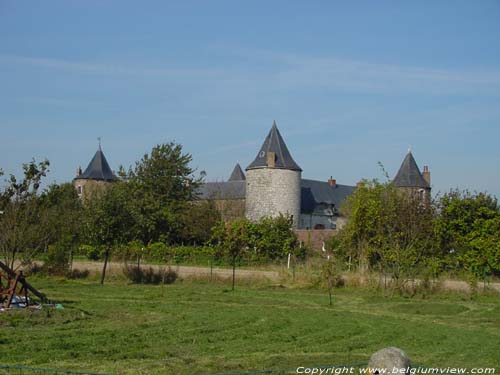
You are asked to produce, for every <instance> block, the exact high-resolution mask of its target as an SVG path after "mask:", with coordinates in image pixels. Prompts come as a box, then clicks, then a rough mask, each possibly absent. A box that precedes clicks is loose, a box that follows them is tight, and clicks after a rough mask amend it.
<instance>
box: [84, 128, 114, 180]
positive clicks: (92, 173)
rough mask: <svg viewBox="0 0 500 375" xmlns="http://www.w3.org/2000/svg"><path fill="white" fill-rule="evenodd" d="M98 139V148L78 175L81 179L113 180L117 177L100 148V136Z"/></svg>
mask: <svg viewBox="0 0 500 375" xmlns="http://www.w3.org/2000/svg"><path fill="white" fill-rule="evenodd" d="M98 140H99V148H98V149H97V151H96V153H95V155H94V157H93V158H92V160H91V161H90V163H89V165H88V166H87V168H86V169H85V171H84V172H83V173H82V174H81V175H80V176H78V177H77V178H78V179H82V180H101V181H115V180H118V178H117V177H116V176H115V174H114V173H113V171H112V170H111V168H110V166H109V164H108V161H107V160H106V157H105V156H104V153H103V152H102V149H101V138H100V137H99V138H98Z"/></svg>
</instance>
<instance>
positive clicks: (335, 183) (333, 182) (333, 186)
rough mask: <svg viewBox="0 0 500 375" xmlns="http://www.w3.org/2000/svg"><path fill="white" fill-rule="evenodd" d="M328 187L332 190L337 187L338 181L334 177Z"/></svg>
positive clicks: (329, 180)
mask: <svg viewBox="0 0 500 375" xmlns="http://www.w3.org/2000/svg"><path fill="white" fill-rule="evenodd" d="M328 185H330V186H331V187H332V188H336V187H337V180H335V179H334V178H333V177H332V176H330V178H329V179H328Z"/></svg>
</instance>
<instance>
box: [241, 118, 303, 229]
mask: <svg viewBox="0 0 500 375" xmlns="http://www.w3.org/2000/svg"><path fill="white" fill-rule="evenodd" d="M246 172H247V173H246V203H245V215H246V217H247V218H248V219H249V220H253V221H256V220H259V219H261V218H262V217H266V216H270V217H274V216H278V215H279V214H283V215H292V217H293V225H294V227H295V228H296V227H297V224H298V220H299V217H300V182H301V173H302V169H301V168H300V167H299V166H298V165H297V163H295V161H294V160H293V158H292V156H291V155H290V152H289V151H288V148H287V147H286V144H285V141H284V140H283V138H282V137H281V134H280V132H279V130H278V128H277V126H276V122H274V123H273V126H272V128H271V130H270V131H269V134H268V135H267V137H266V139H265V141H264V144H263V145H262V147H261V148H260V151H259V153H258V154H257V157H256V158H255V160H254V161H253V162H252V163H251V164H250V165H249V166H248V167H247V169H246Z"/></svg>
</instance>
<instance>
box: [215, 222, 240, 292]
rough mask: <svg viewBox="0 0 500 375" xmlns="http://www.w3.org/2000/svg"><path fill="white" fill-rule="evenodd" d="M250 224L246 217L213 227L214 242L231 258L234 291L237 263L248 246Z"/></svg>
mask: <svg viewBox="0 0 500 375" xmlns="http://www.w3.org/2000/svg"><path fill="white" fill-rule="evenodd" d="M248 224H249V222H248V220H246V219H240V220H236V221H233V222H227V223H225V222H222V221H221V222H219V224H218V225H216V226H215V227H214V228H213V233H212V242H214V243H215V244H216V246H218V247H219V248H221V249H222V251H223V253H224V254H225V255H226V256H228V257H229V258H230V259H231V264H232V266H233V277H232V290H233V291H234V284H235V279H236V263H237V261H238V259H239V258H240V257H241V256H242V255H243V254H244V252H245V251H246V250H247V248H248Z"/></svg>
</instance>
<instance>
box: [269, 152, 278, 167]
mask: <svg viewBox="0 0 500 375" xmlns="http://www.w3.org/2000/svg"><path fill="white" fill-rule="evenodd" d="M267 166H268V167H271V168H274V167H275V166H276V154H275V153H274V152H272V151H269V152H268V153H267Z"/></svg>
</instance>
